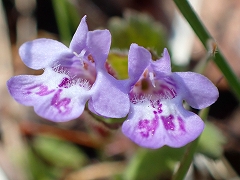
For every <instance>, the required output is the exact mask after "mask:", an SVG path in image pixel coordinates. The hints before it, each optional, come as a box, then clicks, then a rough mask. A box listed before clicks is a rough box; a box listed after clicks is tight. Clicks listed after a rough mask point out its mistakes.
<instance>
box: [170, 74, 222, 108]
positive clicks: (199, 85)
mask: <svg viewBox="0 0 240 180" xmlns="http://www.w3.org/2000/svg"><path fill="white" fill-rule="evenodd" d="M172 77H173V78H174V79H175V81H176V83H177V85H178V86H179V87H180V91H181V92H180V93H179V94H181V95H182V98H183V99H184V100H186V101H187V103H188V104H189V105H190V106H191V107H193V108H195V109H202V108H205V107H208V106H210V105H211V104H213V103H214V102H215V101H216V100H217V98H218V96H219V93H218V89H217V88H216V86H215V85H214V84H213V83H212V82H211V81H210V80H209V79H208V78H206V77H205V76H203V75H201V74H198V73H194V72H178V73H172Z"/></svg>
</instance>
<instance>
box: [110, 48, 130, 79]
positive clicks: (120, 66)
mask: <svg viewBox="0 0 240 180" xmlns="http://www.w3.org/2000/svg"><path fill="white" fill-rule="evenodd" d="M108 63H109V64H110V65H111V66H112V68H113V69H114V71H115V73H116V75H117V78H118V79H127V78H128V56H127V53H124V52H121V51H116V50H115V51H111V52H110V53H109V55H108Z"/></svg>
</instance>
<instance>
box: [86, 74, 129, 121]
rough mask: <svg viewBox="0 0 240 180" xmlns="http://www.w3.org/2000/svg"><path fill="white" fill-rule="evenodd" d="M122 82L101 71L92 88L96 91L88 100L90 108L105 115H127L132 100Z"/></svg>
mask: <svg viewBox="0 0 240 180" xmlns="http://www.w3.org/2000/svg"><path fill="white" fill-rule="evenodd" d="M122 82H124V81H120V80H116V79H115V78H114V77H112V76H111V75H109V74H107V73H105V72H101V73H99V74H98V76H97V80H96V82H95V84H94V86H93V87H92V89H91V91H94V93H93V95H92V98H91V99H90V100H89V102H88V103H89V107H91V108H90V110H92V111H93V112H94V113H97V114H99V115H101V116H104V117H111V118H121V117H125V116H126V115H127V113H128V112H129V108H130V101H129V97H128V94H127V92H126V91H127V89H126V88H124V84H123V83H122Z"/></svg>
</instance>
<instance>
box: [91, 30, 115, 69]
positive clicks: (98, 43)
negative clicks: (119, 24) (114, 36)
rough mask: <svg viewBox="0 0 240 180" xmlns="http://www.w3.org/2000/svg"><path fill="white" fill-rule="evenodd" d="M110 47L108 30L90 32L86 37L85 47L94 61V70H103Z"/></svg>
mask: <svg viewBox="0 0 240 180" xmlns="http://www.w3.org/2000/svg"><path fill="white" fill-rule="evenodd" d="M110 45H111V34H110V32H109V31H108V30H95V31H90V32H89V33H88V36H87V47H88V51H89V53H90V54H91V55H92V57H93V60H94V61H95V64H96V68H97V69H98V68H104V65H105V62H106V60H107V57H108V53H109V50H110Z"/></svg>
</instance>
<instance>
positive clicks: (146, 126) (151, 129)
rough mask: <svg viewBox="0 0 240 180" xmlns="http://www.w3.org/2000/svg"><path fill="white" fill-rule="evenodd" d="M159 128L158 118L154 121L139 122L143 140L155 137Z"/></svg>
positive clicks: (144, 120)
mask: <svg viewBox="0 0 240 180" xmlns="http://www.w3.org/2000/svg"><path fill="white" fill-rule="evenodd" d="M157 127H158V118H157V116H156V118H154V119H153V120H151V121H150V120H147V119H143V120H140V121H139V122H138V126H137V128H138V130H139V132H140V134H141V135H142V137H143V138H148V137H149V135H154V133H155V131H156V129H157Z"/></svg>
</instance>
